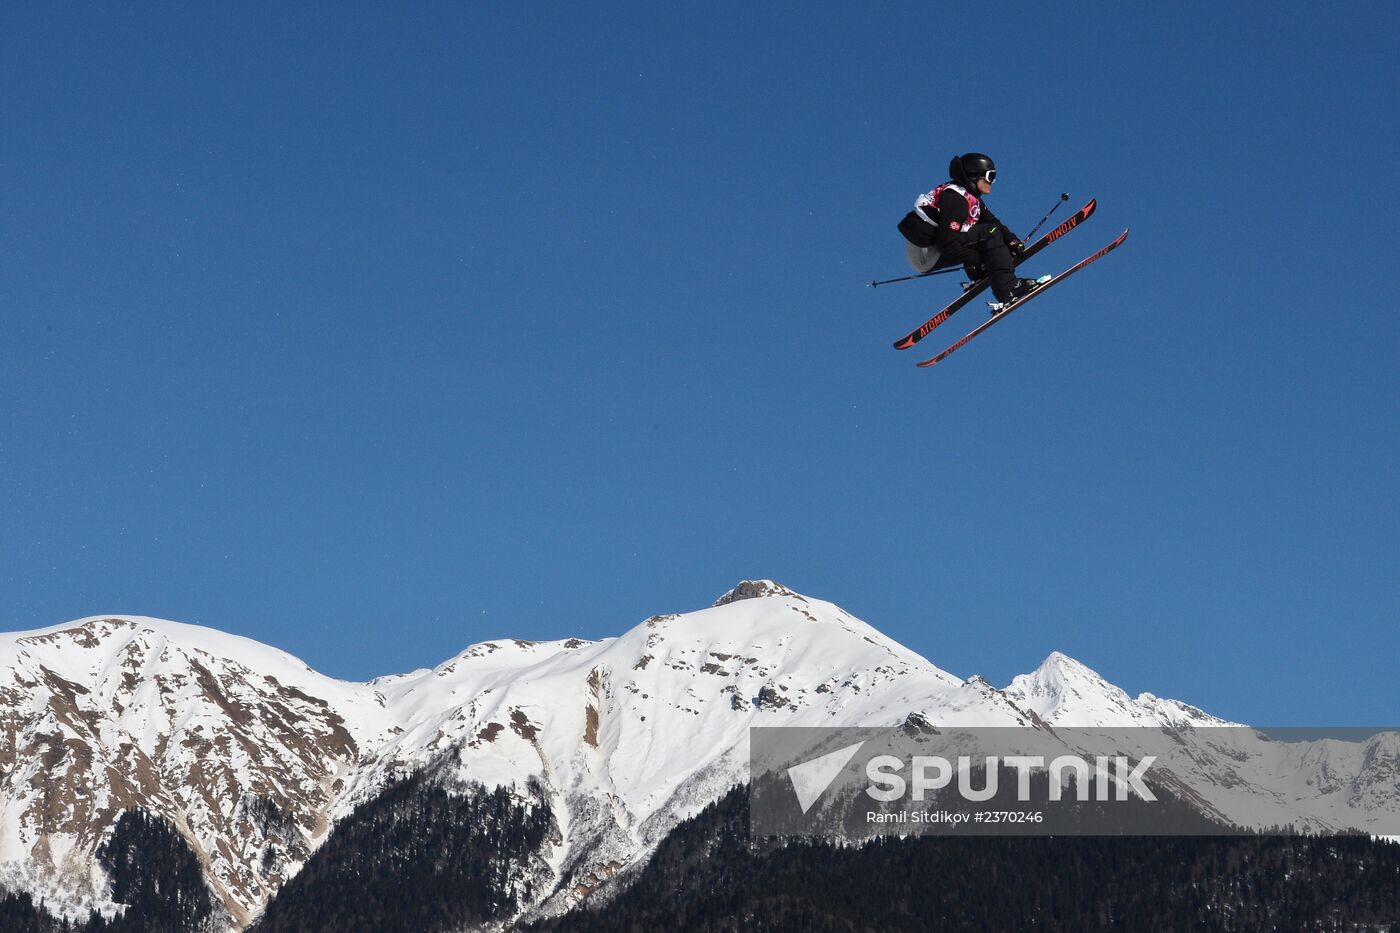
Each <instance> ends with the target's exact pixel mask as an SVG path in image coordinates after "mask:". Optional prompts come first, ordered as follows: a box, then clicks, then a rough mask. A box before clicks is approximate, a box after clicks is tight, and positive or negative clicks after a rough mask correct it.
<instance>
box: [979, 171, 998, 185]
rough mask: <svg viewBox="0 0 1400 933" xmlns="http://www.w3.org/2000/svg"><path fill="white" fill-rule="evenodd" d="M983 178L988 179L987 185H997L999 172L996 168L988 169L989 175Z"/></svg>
mask: <svg viewBox="0 0 1400 933" xmlns="http://www.w3.org/2000/svg"><path fill="white" fill-rule="evenodd" d="M982 177H983V178H985V179H987V184H989V185H991V184H995V183H996V180H997V170H996V169H994V168H990V169H987V174H985V175H983V176H982Z"/></svg>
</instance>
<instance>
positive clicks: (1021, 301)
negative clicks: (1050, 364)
mask: <svg viewBox="0 0 1400 933" xmlns="http://www.w3.org/2000/svg"><path fill="white" fill-rule="evenodd" d="M1127 238H1128V231H1126V230H1124V231H1123V232H1122V233H1121V234H1119V235H1118V239H1116V240H1114V241H1113V242H1112V243H1110V244H1108V245H1107V246H1105V247H1104V248H1103V249H1101V250H1099V251H1098V252H1097V253H1094V254H1093V255H1092V256H1088V257H1086V258H1084V259H1081V260H1079V262H1077V263H1075V264H1074V265H1072V266H1070V267H1069V268H1068V269H1066V270H1065V271H1064V272H1061V273H1060V274H1059V275H1057V276H1055V277H1054V278H1052V279H1051V280H1050V281H1048V282H1046V283H1045V284H1044V285H1041V286H1039V287H1038V288H1037V289H1036V290H1035V291H1033V292H1031V293H1030V294H1029V295H1026V296H1025V297H1024V298H1020V299H1017V300H1016V301H1013V302H1012V303H1011V304H1009V305H1007V306H1006V307H1005V308H1002V309H1001V310H1000V311H998V312H997V313H996V314H994V315H992V316H991V317H990V318H988V319H987V320H985V321H983V322H982V323H981V324H980V325H978V326H977V327H975V328H973V329H972V331H971V333H969V334H968V335H967V336H966V337H963V338H962V339H961V340H959V341H958V342H957V343H955V344H953V345H952V346H951V347H949V348H948V349H946V350H944V351H943V352H942V353H940V354H938V355H937V356H935V357H932V358H930V359H927V360H922V361H921V362H920V363H919V365H920V366H932V365H933V364H934V363H940V362H942V361H943V360H946V359H947V358H948V357H950V356H952V355H953V352H954V351H955V350H957V349H958V348H959V347H961V346H962V345H963V344H965V343H967V342H968V341H969V340H971V339H972V338H973V337H976V336H977V335H978V334H980V333H982V331H984V330H986V329H987V328H988V327H991V326H992V325H993V324H995V323H996V322H997V321H1000V320H1001V319H1002V318H1004V317H1006V316H1007V315H1008V314H1010V313H1011V312H1012V311H1015V310H1016V309H1017V308H1019V307H1021V305H1023V304H1025V303H1026V302H1028V301H1030V300H1031V299H1032V298H1034V297H1035V296H1036V295H1039V294H1041V293H1042V292H1044V291H1045V290H1046V289H1048V288H1050V287H1051V286H1052V285H1054V284H1055V283H1057V282H1061V281H1063V280H1064V279H1067V278H1069V277H1070V276H1071V275H1074V273H1076V272H1078V271H1079V270H1080V269H1083V268H1084V267H1085V266H1087V265H1088V264H1089V263H1091V262H1093V261H1094V260H1095V259H1098V258H1100V257H1101V256H1104V255H1107V254H1108V253H1109V252H1111V251H1113V250H1114V249H1116V248H1118V247H1119V246H1121V245H1122V243H1123V241H1124V240H1126V239H1127Z"/></svg>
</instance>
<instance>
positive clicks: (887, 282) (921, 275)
mask: <svg viewBox="0 0 1400 933" xmlns="http://www.w3.org/2000/svg"><path fill="white" fill-rule="evenodd" d="M961 271H962V266H949V267H948V268H946V269H934V270H932V271H930V272H920V273H919V274H918V275H902V276H900V277H899V278H897V279H881V280H880V281H878V282H869V283H867V284H868V285H869V286H870V287H871V288H879V287H880V286H881V285H891V284H893V283H895V282H908V281H909V280H910V279H926V278H928V277H929V276H931V275H942V274H943V273H945V272H961Z"/></svg>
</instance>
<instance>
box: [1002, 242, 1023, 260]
mask: <svg viewBox="0 0 1400 933" xmlns="http://www.w3.org/2000/svg"><path fill="white" fill-rule="evenodd" d="M1006 245H1007V247H1008V248H1009V249H1010V250H1011V258H1012V259H1020V258H1021V254H1022V253H1024V252H1025V251H1026V244H1024V243H1022V242H1021V241H1020V240H1018V239H1015V238H1014V237H1013V238H1012V239H1010V240H1008V241H1007V243H1006Z"/></svg>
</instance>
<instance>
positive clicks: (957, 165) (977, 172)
mask: <svg viewBox="0 0 1400 933" xmlns="http://www.w3.org/2000/svg"><path fill="white" fill-rule="evenodd" d="M996 167H997V164H996V163H995V162H993V161H992V157H991V156H989V155H983V154H982V153H980V152H969V153H967V154H966V155H960V156H953V161H952V162H950V163H948V175H949V176H950V177H951V178H952V179H953V181H955V182H957V183H958V184H960V185H962V186H963V187H965V188H971V187H973V186H974V185H975V184H976V183H977V179H979V178H981V177H983V176H984V175H986V174H987V173H988V172H993V171H996Z"/></svg>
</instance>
